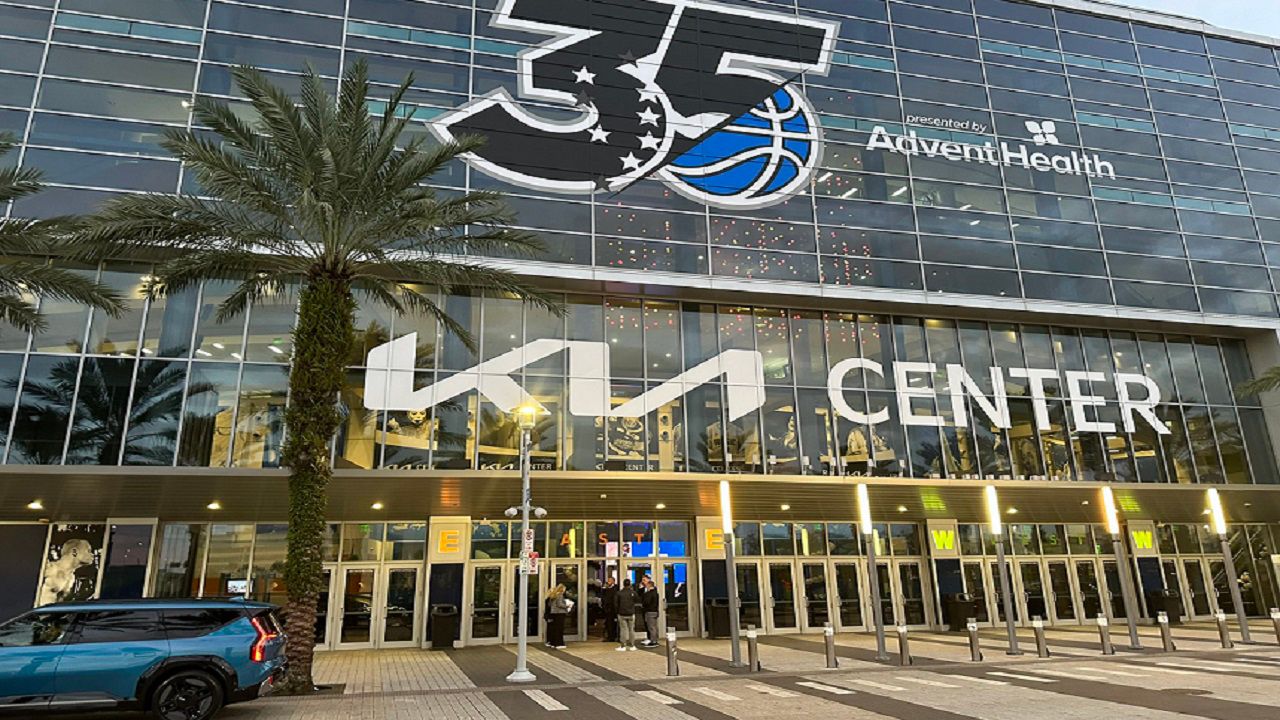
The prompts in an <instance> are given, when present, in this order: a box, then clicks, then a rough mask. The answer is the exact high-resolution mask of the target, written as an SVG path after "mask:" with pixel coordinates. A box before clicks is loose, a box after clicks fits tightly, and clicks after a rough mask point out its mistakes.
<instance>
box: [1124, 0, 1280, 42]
mask: <svg viewBox="0 0 1280 720" xmlns="http://www.w3.org/2000/svg"><path fill="white" fill-rule="evenodd" d="M1113 1H1117V0H1113ZM1118 2H1120V3H1121V4H1124V5H1133V6H1134V7H1142V8H1148V9H1151V10H1161V11H1164V12H1171V13H1176V14H1178V15H1186V16H1189V17H1194V18H1199V19H1201V20H1204V21H1206V22H1209V23H1212V24H1214V25H1217V26H1218V27H1224V28H1231V29H1233V30H1244V31H1246V32H1253V33H1258V34H1260V35H1270V36H1272V37H1280V7H1278V5H1280V3H1278V2H1277V0H1118Z"/></svg>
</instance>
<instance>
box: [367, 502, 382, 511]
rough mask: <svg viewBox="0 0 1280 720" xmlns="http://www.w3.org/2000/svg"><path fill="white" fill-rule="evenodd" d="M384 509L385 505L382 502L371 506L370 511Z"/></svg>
mask: <svg viewBox="0 0 1280 720" xmlns="http://www.w3.org/2000/svg"><path fill="white" fill-rule="evenodd" d="M382 508H383V505H382V503H380V502H376V503H374V504H372V505H370V506H369V509H371V510H381V509H382Z"/></svg>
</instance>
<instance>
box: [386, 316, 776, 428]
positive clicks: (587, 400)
mask: <svg viewBox="0 0 1280 720" xmlns="http://www.w3.org/2000/svg"><path fill="white" fill-rule="evenodd" d="M417 345H418V334H417V333H410V334H408V335H405V336H404V337H401V338H396V339H395V340H392V341H391V342H389V343H385V344H383V345H379V346H378V347H375V348H374V349H372V350H370V351H369V358H368V367H369V369H368V371H367V372H366V373H365V380H364V406H365V407H366V408H368V409H370V410H421V409H423V408H428V407H432V406H434V405H437V404H439V403H442V402H445V401H446V400H452V399H453V398H455V397H458V396H459V395H462V394H464V393H467V392H470V391H472V390H477V391H479V393H480V394H481V395H483V396H484V397H485V398H486V399H487V400H489V402H492V403H493V404H494V405H496V406H497V407H498V409H499V410H502V411H503V412H511V411H513V410H515V409H516V408H518V407H520V406H522V405H525V404H532V405H536V406H538V407H542V404H541V403H539V402H538V401H537V399H535V398H534V397H533V396H532V395H530V394H529V393H528V392H526V391H525V389H524V388H523V387H521V386H520V384H519V383H517V382H516V381H515V380H513V379H512V378H511V374H512V373H514V372H516V371H517V370H519V369H520V368H522V367H525V366H527V365H529V364H531V363H535V362H538V361H539V360H542V359H543V358H547V357H550V356H552V355H554V354H556V353H558V352H561V351H563V350H567V351H568V352H569V396H568V406H569V413H570V414H572V415H577V416H580V417H644V416H645V415H648V414H649V413H650V412H652V411H654V410H656V409H658V408H660V407H662V406H663V405H666V404H667V403H669V402H671V401H672V400H675V399H676V398H679V397H681V396H683V395H685V394H686V393H688V392H689V391H690V390H693V389H694V388H696V387H698V386H699V385H704V384H706V383H709V382H711V381H713V380H715V379H717V378H720V377H723V378H724V381H725V383H726V385H727V386H728V388H727V390H726V396H727V402H726V409H727V410H728V413H729V419H730V420H737V419H738V418H740V417H742V416H743V415H746V414H747V413H749V412H751V411H752V410H756V409H758V408H759V407H761V406H762V405H764V361H763V358H762V357H761V355H760V353H758V352H756V351H754V350H726V351H725V352H722V353H720V354H719V355H717V356H716V357H713V358H711V359H710V360H707V361H705V362H702V363H699V364H698V365H695V366H694V367H692V368H690V369H689V370H686V371H684V372H683V373H680V374H679V375H677V376H676V377H674V378H672V379H670V380H668V381H666V382H664V383H662V384H661V385H659V386H657V387H655V388H653V389H652V390H649V391H648V392H646V393H644V394H642V395H639V396H637V397H634V398H631V399H630V400H628V401H626V402H624V403H622V404H621V405H619V406H618V407H610V404H611V403H610V393H609V377H610V376H609V345H608V343H603V342H588V341H582V340H551V339H545V340H534V341H533V342H531V343H528V344H527V345H524V346H522V347H518V348H516V349H514V350H511V351H509V352H505V353H503V354H501V355H499V356H498V357H495V358H493V359H491V360H486V361H485V362H482V363H480V364H479V365H476V366H475V367H473V368H469V369H467V370H463V371H461V372H459V373H457V374H455V375H451V376H449V377H447V378H445V379H444V380H441V381H440V382H438V383H436V384H434V385H431V386H428V387H425V388H422V389H420V390H414V389H413V378H414V365H415V361H416V355H417Z"/></svg>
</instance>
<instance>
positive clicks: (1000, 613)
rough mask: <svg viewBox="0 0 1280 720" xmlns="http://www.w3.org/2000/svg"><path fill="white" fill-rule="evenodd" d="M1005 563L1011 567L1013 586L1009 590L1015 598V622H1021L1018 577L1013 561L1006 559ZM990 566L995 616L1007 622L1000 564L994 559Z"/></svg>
mask: <svg viewBox="0 0 1280 720" xmlns="http://www.w3.org/2000/svg"><path fill="white" fill-rule="evenodd" d="M1005 565H1006V566H1008V568H1009V584H1010V585H1011V586H1012V587H1010V588H1009V592H1010V593H1012V595H1011V596H1010V597H1012V598H1013V621H1014V622H1015V623H1016V622H1021V621H1022V616H1021V614H1020V613H1021V611H1022V603H1020V602H1018V587H1017V586H1018V577H1017V575H1015V574H1014V572H1013V563H1011V562H1009V561H1008V560H1005ZM988 567H989V568H990V569H991V598H992V600H994V601H995V605H996V612H995V617H996V619H997V621H998V622H1002V623H1003V622H1005V617H1004V593H1002V592H1001V591H1000V564H999V563H998V562H997V561H995V560H992V561H991V563H990V564H989V565H988Z"/></svg>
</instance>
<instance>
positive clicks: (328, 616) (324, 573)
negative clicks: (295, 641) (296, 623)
mask: <svg viewBox="0 0 1280 720" xmlns="http://www.w3.org/2000/svg"><path fill="white" fill-rule="evenodd" d="M320 575H321V578H322V579H321V580H320V598H319V599H318V600H316V649H317V650H328V649H329V647H330V645H329V643H330V641H331V640H332V635H331V634H330V632H329V623H330V621H331V620H333V616H334V614H335V613H334V612H333V608H332V607H331V604H332V603H333V599H334V593H333V578H334V570H333V568H331V567H326V568H325V569H323V570H321V571H320Z"/></svg>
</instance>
